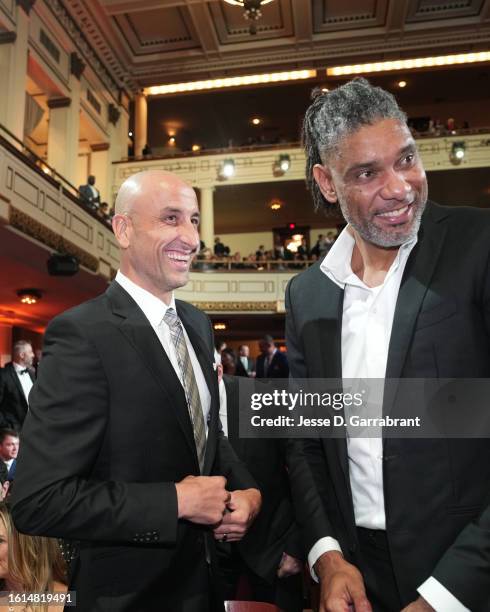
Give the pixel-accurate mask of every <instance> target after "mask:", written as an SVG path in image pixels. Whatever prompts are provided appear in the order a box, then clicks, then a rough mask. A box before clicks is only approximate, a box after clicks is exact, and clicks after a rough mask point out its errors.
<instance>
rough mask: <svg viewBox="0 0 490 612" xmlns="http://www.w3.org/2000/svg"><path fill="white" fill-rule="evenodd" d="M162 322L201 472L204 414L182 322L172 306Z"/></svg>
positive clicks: (204, 444) (202, 464) (204, 429)
mask: <svg viewBox="0 0 490 612" xmlns="http://www.w3.org/2000/svg"><path fill="white" fill-rule="evenodd" d="M163 320H164V322H165V323H166V324H167V325H168V326H169V329H170V336H171V337H172V342H173V344H174V346H175V350H176V353H177V361H178V363H179V368H180V372H181V375H182V381H183V387H184V392H185V397H186V400H187V408H188V410H189V416H190V417H191V422H192V427H193V429H194V440H195V442H196V450H197V458H198V460H199V467H200V469H201V472H202V470H203V466H204V455H205V452H206V424H205V423H204V415H203V412H202V406H201V399H200V397H199V390H198V388H197V382H196V377H195V376H194V370H193V369H192V363H191V359H190V357H189V351H188V350H187V344H186V343H185V338H184V330H183V327H182V323H181V321H180V319H179V317H178V316H177V313H176V312H175V310H174V309H173V308H167V312H166V313H165V316H164V317H163Z"/></svg>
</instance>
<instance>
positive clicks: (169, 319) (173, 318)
mask: <svg viewBox="0 0 490 612" xmlns="http://www.w3.org/2000/svg"><path fill="white" fill-rule="evenodd" d="M163 321H164V322H165V323H166V324H167V325H168V326H169V327H180V319H179V317H178V316H177V313H176V312H175V310H174V309H173V308H167V311H166V312H165V314H164V315H163Z"/></svg>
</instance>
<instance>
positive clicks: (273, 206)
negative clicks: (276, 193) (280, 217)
mask: <svg viewBox="0 0 490 612" xmlns="http://www.w3.org/2000/svg"><path fill="white" fill-rule="evenodd" d="M269 208H270V209H271V210H272V211H274V212H275V211H277V210H281V208H282V202H280V201H279V200H272V202H270V203H269Z"/></svg>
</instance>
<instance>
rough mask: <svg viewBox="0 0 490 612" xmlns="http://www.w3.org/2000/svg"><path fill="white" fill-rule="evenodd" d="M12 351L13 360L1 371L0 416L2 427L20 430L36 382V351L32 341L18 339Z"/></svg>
mask: <svg viewBox="0 0 490 612" xmlns="http://www.w3.org/2000/svg"><path fill="white" fill-rule="evenodd" d="M12 353H13V354H12V361H11V362H10V363H7V364H5V367H4V368H3V370H2V371H0V418H1V426H2V427H8V428H10V429H15V430H16V431H20V429H21V428H22V424H23V423H24V419H25V417H26V414H27V409H28V407H29V394H30V392H31V389H32V385H33V384H34V369H33V367H32V364H33V362H34V352H33V350H32V344H31V343H30V342H27V340H18V341H17V342H16V343H15V344H14V347H13V350H12Z"/></svg>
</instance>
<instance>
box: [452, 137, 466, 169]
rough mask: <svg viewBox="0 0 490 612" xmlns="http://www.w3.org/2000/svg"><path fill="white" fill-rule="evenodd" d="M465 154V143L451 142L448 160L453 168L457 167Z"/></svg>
mask: <svg viewBox="0 0 490 612" xmlns="http://www.w3.org/2000/svg"><path fill="white" fill-rule="evenodd" d="M465 154H466V143H465V142H464V141H458V142H453V146H452V147H451V152H450V153H449V160H450V162H451V163H452V164H454V165H455V166H458V165H459V164H460V163H461V162H462V161H463V159H464V156H465Z"/></svg>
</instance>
